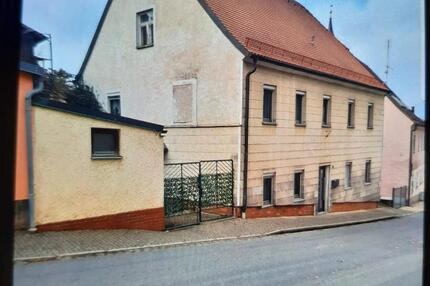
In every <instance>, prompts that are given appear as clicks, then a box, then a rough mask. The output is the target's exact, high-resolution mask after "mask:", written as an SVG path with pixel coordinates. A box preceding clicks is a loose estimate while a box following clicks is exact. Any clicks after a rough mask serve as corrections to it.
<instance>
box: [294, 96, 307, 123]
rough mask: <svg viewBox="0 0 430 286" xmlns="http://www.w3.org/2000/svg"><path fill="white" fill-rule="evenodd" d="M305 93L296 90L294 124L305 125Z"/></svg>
mask: <svg viewBox="0 0 430 286" xmlns="http://www.w3.org/2000/svg"><path fill="white" fill-rule="evenodd" d="M305 115H306V93H305V92H302V91H297V92H296V125H298V126H305V125H306V116H305Z"/></svg>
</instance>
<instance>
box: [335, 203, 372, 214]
mask: <svg viewBox="0 0 430 286" xmlns="http://www.w3.org/2000/svg"><path fill="white" fill-rule="evenodd" d="M377 207H378V202H348V203H333V204H332V206H331V209H330V212H333V213H335V212H349V211H358V210H368V209H375V208H377Z"/></svg>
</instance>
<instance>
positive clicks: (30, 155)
mask: <svg viewBox="0 0 430 286" xmlns="http://www.w3.org/2000/svg"><path fill="white" fill-rule="evenodd" d="M42 90H43V80H42V79H39V83H38V85H37V87H36V88H35V89H33V90H32V91H30V92H29V93H28V94H27V96H26V97H25V131H26V134H25V135H26V143H27V144H26V145H27V171H28V215H29V223H30V228H29V231H36V222H35V219H34V182H33V181H34V179H33V137H32V136H33V133H32V116H31V99H32V98H33V95H35V94H37V93H39V92H41V91H42Z"/></svg>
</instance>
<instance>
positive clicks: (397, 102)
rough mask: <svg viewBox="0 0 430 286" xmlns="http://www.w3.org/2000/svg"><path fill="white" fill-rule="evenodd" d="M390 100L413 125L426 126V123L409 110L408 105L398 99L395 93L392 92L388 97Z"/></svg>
mask: <svg viewBox="0 0 430 286" xmlns="http://www.w3.org/2000/svg"><path fill="white" fill-rule="evenodd" d="M387 97H388V99H390V101H391V102H392V103H393V104H394V105H395V106H396V107H397V108H398V109H399V110H400V111H401V112H403V114H404V115H406V116H407V117H408V118H409V119H410V120H411V121H412V122H413V123H415V124H417V125H420V126H425V121H424V120H422V119H421V118H419V117H418V116H417V115H416V114H415V113H414V111H412V109H410V108H408V106H407V105H406V104H404V103H403V101H402V100H401V99H400V97H398V96H397V95H396V94H395V93H393V92H391V93H389V94H388V95H387Z"/></svg>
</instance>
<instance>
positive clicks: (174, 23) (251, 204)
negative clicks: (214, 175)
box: [78, 0, 388, 217]
mask: <svg viewBox="0 0 430 286" xmlns="http://www.w3.org/2000/svg"><path fill="white" fill-rule="evenodd" d="M255 19H259V21H255ZM78 77H79V78H81V79H82V80H84V81H85V83H87V84H89V85H91V86H93V87H94V90H95V92H96V93H98V95H99V98H100V99H101V101H102V103H103V105H104V106H105V108H106V109H107V110H111V111H113V110H120V111H121V114H124V115H125V116H127V117H132V118H136V119H139V120H146V121H151V122H157V123H159V124H162V125H164V126H166V129H168V134H167V135H166V137H165V138H164V139H165V145H166V148H167V153H166V156H165V161H166V162H168V163H172V162H193V161H200V160H223V159H232V160H233V162H234V170H235V174H234V175H235V185H234V204H235V206H236V207H237V208H238V210H240V211H239V213H242V214H244V216H246V217H264V216H281V215H313V214H316V213H324V212H329V211H346V210H355V209H363V208H373V207H376V206H377V202H378V201H379V183H380V173H381V166H382V142H383V140H382V136H383V116H384V95H385V94H386V93H387V92H388V87H386V86H385V85H384V84H383V83H382V82H381V81H380V80H379V78H378V77H377V76H376V75H375V74H374V73H373V72H372V71H371V70H370V69H369V68H368V67H367V66H365V65H364V64H363V63H362V62H360V61H359V60H358V59H356V58H355V57H354V56H353V55H352V54H351V53H350V52H349V50H348V49H347V48H346V47H345V46H344V45H342V44H341V43H340V42H339V41H338V40H337V39H336V37H335V36H334V35H333V34H332V30H330V31H329V30H327V29H326V28H324V27H323V26H322V25H321V24H320V23H319V22H318V21H317V20H316V19H315V18H314V17H313V16H312V15H311V14H310V13H309V12H308V11H307V10H306V9H305V8H304V7H303V6H302V5H300V4H299V3H297V2H295V1H285V0H274V1H270V3H269V1H245V0H241V1H221V0H201V1H197V0H185V1H162V0H131V1H130V0H128V1H125V0H111V1H108V3H107V6H106V9H105V11H104V13H103V16H102V19H101V21H100V23H99V26H98V28H97V31H96V33H95V36H94V38H93V41H92V43H91V46H90V49H89V51H88V53H87V56H86V58H85V60H84V63H83V65H82V68H81V70H80V72H79V75H78ZM118 106H120V109H118Z"/></svg>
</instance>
